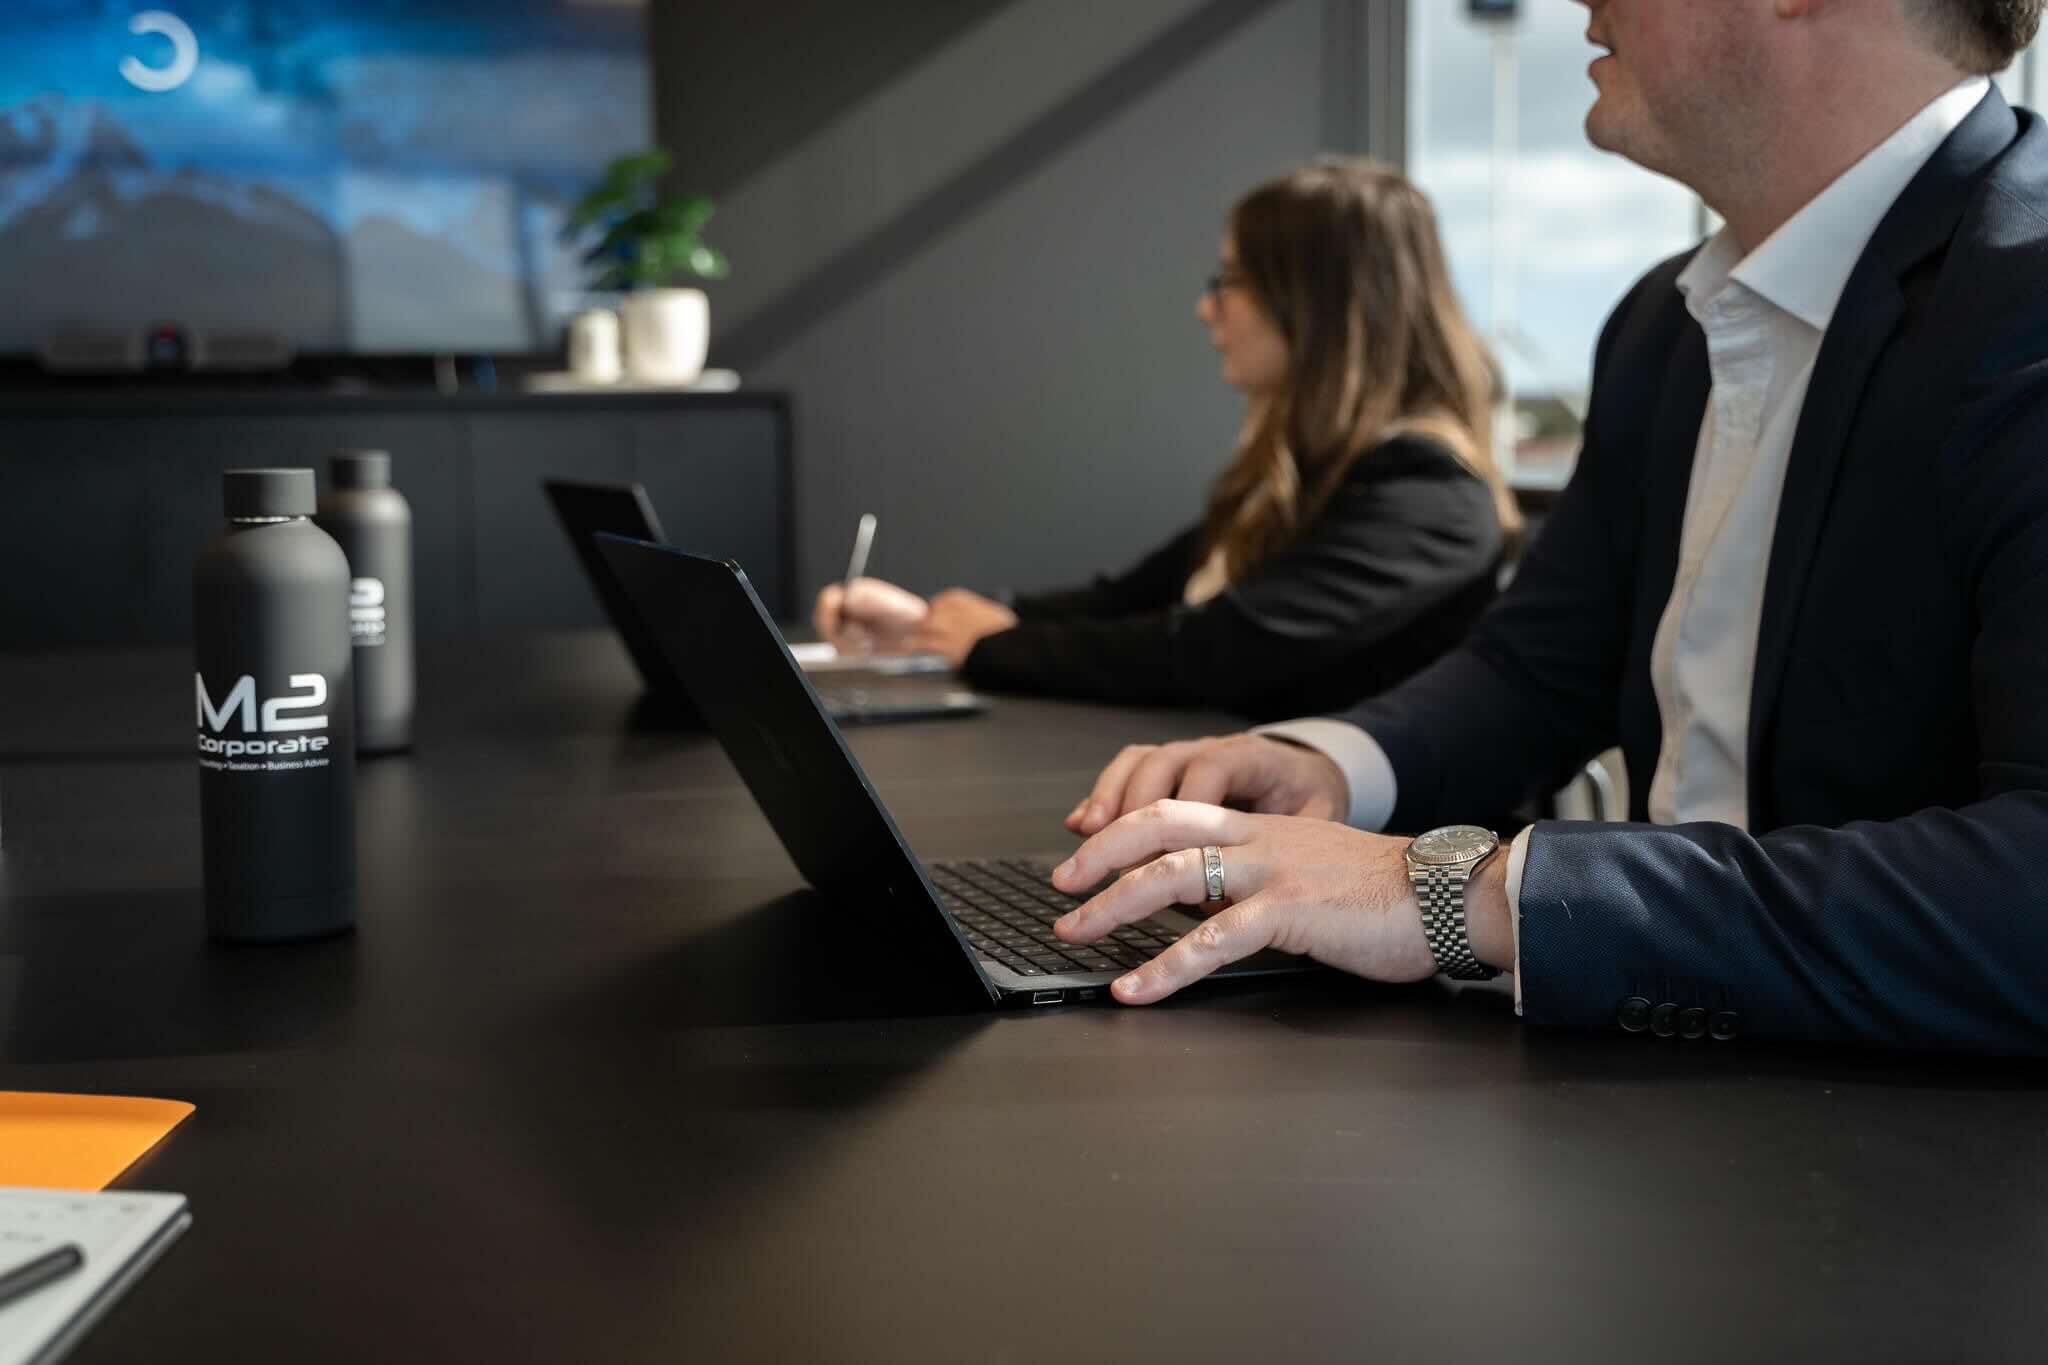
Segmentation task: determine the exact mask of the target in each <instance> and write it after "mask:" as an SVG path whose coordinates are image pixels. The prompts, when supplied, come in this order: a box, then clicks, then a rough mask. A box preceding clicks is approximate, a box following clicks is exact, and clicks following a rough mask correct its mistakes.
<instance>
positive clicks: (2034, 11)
mask: <svg viewBox="0 0 2048 1365" xmlns="http://www.w3.org/2000/svg"><path fill="white" fill-rule="evenodd" d="M2043 5H2048V0H1905V8H1906V13H1907V15H1908V16H1909V17H1910V18H1912V19H1913V20H1914V21H1915V22H1917V23H1918V24H1919V25H1920V26H1921V27H1922V28H1924V29H1925V30H1926V31H1927V33H1928V36H1929V37H1930V38H1932V39H1933V41H1934V45H1935V48H1936V50H1937V51H1939V52H1940V53H1941V55H1942V56H1944V57H1946V58H1948V59H1949V60H1950V61H1952V62H1954V63H1955V64H1956V65H1957V66H1960V67H1962V68H1963V69H1964V70H1965V71H1972V72H1976V73H1978V74H1981V75H1986V76H1988V75H1990V74H1992V73H1993V72H1995V71H2003V70H2005V68H2006V67H2008V66H2010V65H2012V59H2013V58H2014V57H2017V56H2018V55H2019V54H2020V52H2021V51H2022V50H2023V49H2024V48H2025V47H2026V45H2027V44H2028V43H2031V42H2033V41H2034V34H2035V32H2036V31H2037V30H2038V29H2039V28H2040V27H2041V9H2042V7H2043Z"/></svg>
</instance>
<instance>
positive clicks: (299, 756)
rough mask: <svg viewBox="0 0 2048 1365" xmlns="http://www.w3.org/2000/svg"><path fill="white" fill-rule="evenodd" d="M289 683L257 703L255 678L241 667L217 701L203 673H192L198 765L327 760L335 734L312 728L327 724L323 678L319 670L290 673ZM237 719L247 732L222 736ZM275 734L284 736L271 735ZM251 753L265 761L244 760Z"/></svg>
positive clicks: (266, 766) (264, 766) (253, 767)
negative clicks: (284, 689)
mask: <svg viewBox="0 0 2048 1365" xmlns="http://www.w3.org/2000/svg"><path fill="white" fill-rule="evenodd" d="M290 684H291V691H289V692H287V693H285V694H283V695H282V696H276V697H270V698H267V699H265V700H263V701H262V702H260V703H259V702H258V700H257V697H256V679H255V678H253V677H251V676H250V675H249V674H247V673H244V674H243V675H242V676H241V677H239V678H237V679H235V685H234V686H233V687H230V688H229V689H228V694H227V696H226V697H224V698H222V699H221V701H220V703H219V704H218V705H216V704H215V703H214V700H213V696H212V694H210V693H209V692H208V691H207V690H206V677H205V675H204V674H201V673H194V674H193V675H192V687H193V690H194V691H195V692H196V693H197V694H198V696H197V708H196V709H197V711H198V715H197V717H196V718H195V724H197V726H198V727H199V765H200V766H201V767H202V768H213V769H215V770H226V771H230V772H255V771H279V770H286V769H291V768H324V767H326V766H327V764H328V760H327V759H326V758H325V757H323V756H322V755H324V754H325V753H326V751H327V748H328V746H329V745H331V744H332V743H333V740H331V739H330V738H329V737H328V736H326V735H323V734H315V733H312V732H313V731H318V730H325V729H326V728H327V715H326V713H325V710H324V708H325V707H326V705H327V679H326V678H324V677H322V676H321V675H320V674H318V673H294V674H292V675H291V678H290ZM308 712H311V713H315V714H307V713H308ZM237 724H239V726H240V733H241V734H242V735H243V736H245V738H240V739H228V738H226V735H227V734H228V733H229V732H230V731H231V730H233V729H234V728H235V727H236V726H237ZM276 735H283V736H288V737H287V738H282V739H279V738H271V736H276ZM252 759H261V760H264V761H262V762H248V761H242V760H252Z"/></svg>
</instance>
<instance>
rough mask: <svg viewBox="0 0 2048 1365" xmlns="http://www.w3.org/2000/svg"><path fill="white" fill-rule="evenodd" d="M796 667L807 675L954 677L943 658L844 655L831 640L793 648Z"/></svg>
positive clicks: (950, 667) (944, 657)
mask: <svg viewBox="0 0 2048 1365" xmlns="http://www.w3.org/2000/svg"><path fill="white" fill-rule="evenodd" d="M789 652H790V654H791V655H792V656H793V657H794V658H795V659H796V665H797V667H798V668H801V669H802V670H803V671H804V672H806V673H837V672H841V671H845V672H855V671H859V672H864V673H887V674H890V675H892V676H894V675H903V674H911V673H951V672H952V671H953V665H952V664H950V663H948V662H947V661H946V656H945V655H943V654H841V653H840V652H839V651H838V650H837V649H835V648H834V647H833V645H832V642H831V641H829V640H817V641H806V642H804V643H802V644H794V645H791V646H790V647H789Z"/></svg>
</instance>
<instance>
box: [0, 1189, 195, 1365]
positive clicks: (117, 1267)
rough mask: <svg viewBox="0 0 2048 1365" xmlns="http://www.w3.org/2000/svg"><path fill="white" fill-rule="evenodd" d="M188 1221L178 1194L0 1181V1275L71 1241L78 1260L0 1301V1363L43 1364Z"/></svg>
mask: <svg viewBox="0 0 2048 1365" xmlns="http://www.w3.org/2000/svg"><path fill="white" fill-rule="evenodd" d="M191 1222H192V1215H191V1213H189V1212H188V1211H187V1210H186V1208H185V1196H184V1195H182V1194H147V1193H143V1192H141V1191H134V1190H114V1191H111V1192H107V1193H101V1194H83V1193H74V1192H72V1191H69V1190H31V1189H20V1188H15V1187H11V1186H0V1274H4V1273H5V1272H7V1271H9V1270H12V1269H13V1268H14V1267H16V1266H18V1265H20V1264H22V1263H23V1262H25V1261H32V1260H34V1259H35V1258H36V1257H38V1256H40V1255H42V1254H43V1253H44V1252H46V1251H52V1250H54V1249H56V1248H57V1247H61V1246H63V1245H65V1244H66V1243H75V1244H76V1245H77V1246H78V1249H79V1250H80V1251H82V1252H84V1253H85V1264H83V1265H81V1266H80V1267H79V1268H78V1269H76V1270H74V1271H72V1272H71V1273H70V1274H69V1275H66V1276H65V1277H64V1278H63V1279H61V1280H55V1281H52V1282H51V1283H49V1284H46V1285H44V1286H43V1287H42V1288H40V1289H36V1290H31V1291H30V1292H29V1293H27V1294H24V1295H22V1296H21V1297H20V1298H18V1299H15V1300H14V1301H13V1302H12V1303H8V1304H4V1305H0V1365H49V1363H50V1362H51V1361H54V1360H57V1359H58V1358H59V1357H61V1356H62V1355H63V1354H64V1353H65V1352H66V1351H69V1350H70V1349H71V1348H72V1347H73V1346H74V1345H76V1344H77V1342H78V1339H79V1338H80V1337H82V1336H84V1335H85V1333H86V1330H87V1329H88V1328H90V1327H91V1326H92V1325H93V1323H95V1322H97V1321H98V1320H99V1318H100V1315H101V1314H103V1313H105V1312H106V1311H107V1309H108V1308H109V1307H111V1306H112V1305H113V1303H114V1301H115V1300H117V1299H119V1298H120V1297H121V1295H123V1294H125V1293H126V1292H127V1291H128V1286H129V1285H131V1284H134V1283H135V1281H136V1280H138V1279H140V1278H141V1277H142V1273H143V1272H144V1271H146V1270H148V1269H149V1267H150V1265H151V1264H152V1263H153V1262H155V1260H156V1258H157V1257H159V1256H161V1255H162V1254H163V1252H164V1248H165V1247H168V1246H169V1245H170V1244H171V1243H172V1242H174V1241H176V1240H177V1237H178V1234H179V1233H181V1232H183V1231H184V1230H185V1229H186V1227H187V1226H189V1225H190V1224H191Z"/></svg>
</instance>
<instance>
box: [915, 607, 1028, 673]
mask: <svg viewBox="0 0 2048 1365" xmlns="http://www.w3.org/2000/svg"><path fill="white" fill-rule="evenodd" d="M1016 624H1017V613H1016V612H1014V611H1011V610H1010V609H1009V608H1008V607H1006V606H1004V605H1003V604H1002V603H1000V602H998V601H995V600H994V599H992V598H987V597H983V596H982V595H981V594H980V593H978V592H969V591H968V590H967V589H965V588H948V589H946V590H945V591H944V592H942V593H940V594H939V595H938V596H937V597H934V598H933V599H932V607H931V611H930V612H929V613H927V614H926V616H925V618H924V620H922V621H920V622H918V624H917V628H916V629H915V630H913V631H911V632H910V635H909V637H908V639H907V641H906V643H905V648H907V649H909V650H911V651H912V652H913V653H917V654H942V655H944V656H945V658H946V661H947V662H948V663H950V664H952V665H953V667H955V668H958V667H960V665H961V664H963V663H965V662H966V661H967V656H968V655H969V654H971V653H973V652H974V646H975V645H976V644H977V643H978V642H979V641H980V640H981V638H982V637H983V636H985V635H994V634H995V633H996V632H998V631H1004V630H1008V629H1009V628H1010V627H1011V626H1014V625H1016Z"/></svg>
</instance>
